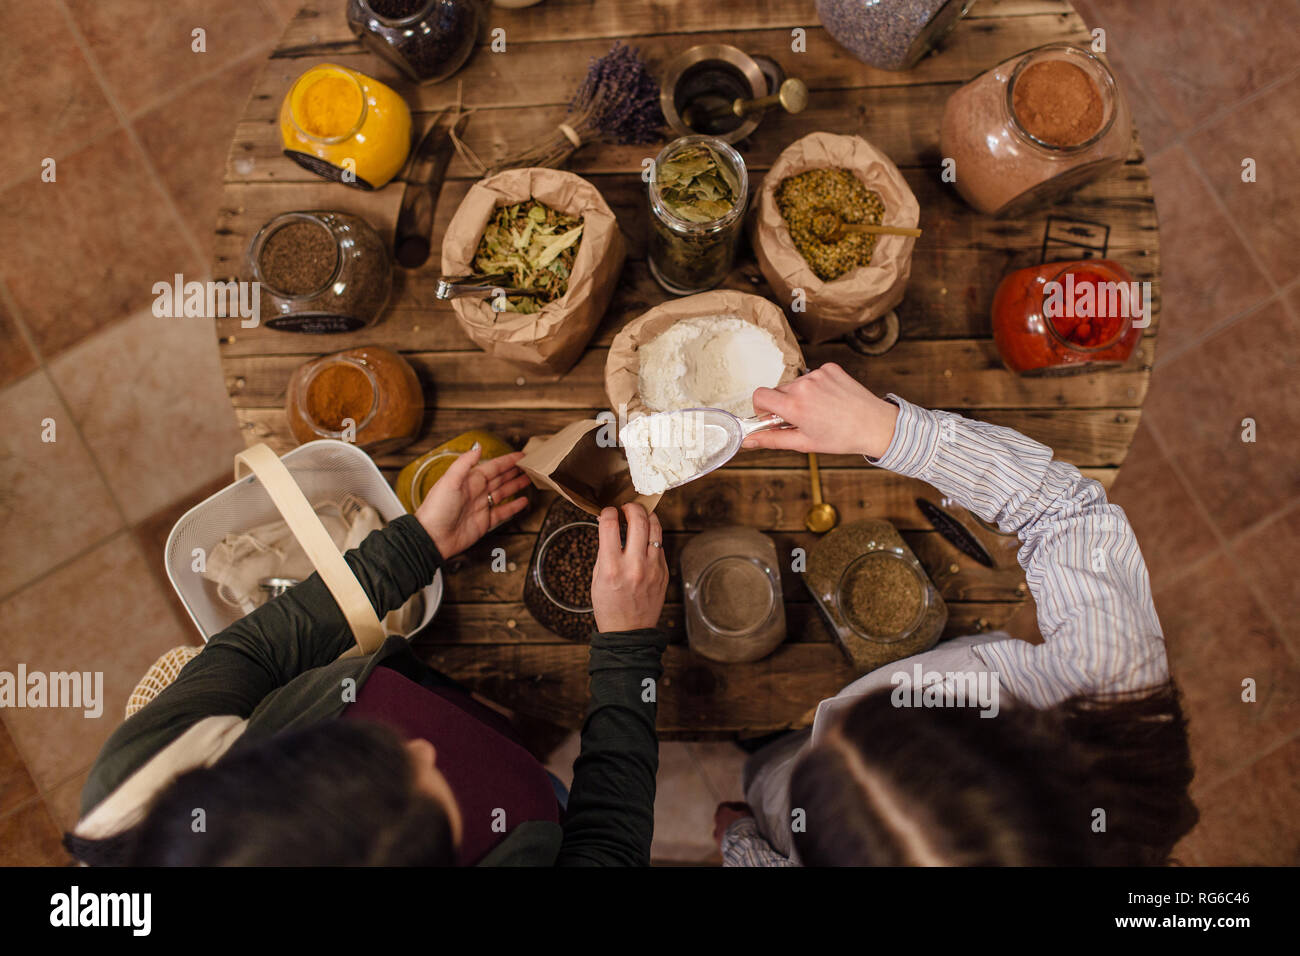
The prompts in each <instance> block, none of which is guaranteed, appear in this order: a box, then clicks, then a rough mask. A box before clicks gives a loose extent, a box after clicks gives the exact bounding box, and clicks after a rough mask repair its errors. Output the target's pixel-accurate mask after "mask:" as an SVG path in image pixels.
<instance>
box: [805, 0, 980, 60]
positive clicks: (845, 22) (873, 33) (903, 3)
mask: <svg viewBox="0 0 1300 956" xmlns="http://www.w3.org/2000/svg"><path fill="white" fill-rule="evenodd" d="M973 2H974V0H817V18H818V19H819V20H820V21H821V23H822V26H824V27H825V28H826V32H827V33H829V34H830V35H831V37H832V38H833V39H834V40H835V42H836V43H838V44H839V45H840V46H842V47H844V48H845V49H846V50H848V51H849V52H850V53H852V54H853V55H854V56H855V57H857V58H858V59H859V60H861V61H862V62H863V63H869V64H870V65H871V66H874V67H876V68H877V69H881V70H909V69H911V68H912V67H913V66H915V65H916V63H917V62H918V61H919V60H920V59H921V57H923V56H925V55H926V54H927V53H929V52H930V51H931V50H932V49H934V47H935V46H936V45H938V43H939V41H940V40H942V39H943V37H944V36H945V35H946V34H947V33H948V31H950V30H951V29H952V28H953V27H954V26H956V25H957V21H958V20H960V19H961V18H962V17H963V16H965V15H966V11H967V10H969V9H970V7H971V4H972V3H973Z"/></svg>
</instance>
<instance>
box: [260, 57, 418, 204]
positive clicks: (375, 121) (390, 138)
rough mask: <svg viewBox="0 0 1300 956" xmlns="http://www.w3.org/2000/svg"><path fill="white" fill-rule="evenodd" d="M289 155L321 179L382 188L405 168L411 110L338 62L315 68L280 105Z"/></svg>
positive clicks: (380, 85)
mask: <svg viewBox="0 0 1300 956" xmlns="http://www.w3.org/2000/svg"><path fill="white" fill-rule="evenodd" d="M280 138H281V141H282V143H283V145H284V154H285V155H286V156H288V157H289V158H290V159H292V160H293V161H294V162H296V163H297V164H298V165H300V166H302V167H303V168H304V169H309V170H311V171H312V172H313V173H315V174H316V175H318V176H323V177H324V178H325V179H332V180H334V181H336V182H341V183H345V184H347V185H349V186H356V187H357V188H359V189H379V188H381V187H383V186H385V185H387V184H388V181H389V180H391V179H392V178H393V177H394V176H396V175H397V173H398V171H399V170H401V168H402V166H403V165H404V164H405V163H406V155H407V153H409V152H410V149H411V110H410V108H409V107H408V106H407V105H406V101H405V100H403V99H402V97H401V96H399V95H398V94H397V93H396V92H394V91H393V90H392V89H390V88H389V87H387V86H385V85H384V84H383V83H380V82H379V81H378V80H375V79H372V78H371V77H368V76H366V75H365V74H364V73H358V72H357V71H356V70H349V69H348V68H347V67H343V66H336V65H335V64H333V63H322V64H320V65H319V66H313V67H312V68H311V69H309V70H307V72H305V73H303V74H302V76H300V77H298V79H297V80H295V81H294V84H293V86H292V87H290V88H289V92H288V94H287V95H286V96H285V98H284V101H283V102H282V103H281V104H280Z"/></svg>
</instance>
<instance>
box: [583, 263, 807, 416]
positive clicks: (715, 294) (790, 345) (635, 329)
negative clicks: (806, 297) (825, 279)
mask: <svg viewBox="0 0 1300 956" xmlns="http://www.w3.org/2000/svg"><path fill="white" fill-rule="evenodd" d="M705 315H726V316H734V317H736V318H738V319H742V320H744V321H745V322H750V323H752V324H754V325H757V326H758V327H759V328H761V329H763V330H764V331H766V332H767V333H769V334H770V335H771V336H772V338H773V339H775V340H776V345H777V348H778V349H780V351H781V356H782V358H783V359H784V360H785V370H784V371H783V372H782V374H781V377H780V380H779V381H776V382H773V383H772V385H774V386H775V385H783V384H785V383H786V382H792V381H794V380H795V378H797V377H798V376H799V375H800V374H801V373H802V372H804V371H805V370H806V369H807V367H808V366H807V365H806V363H805V362H804V358H803V351H802V350H801V349H800V348H799V341H798V339H796V338H795V334H794V330H793V329H791V328H790V323H788V322H787V321H786V320H785V315H784V314H783V313H782V312H781V309H780V308H779V307H778V306H776V305H774V304H773V303H771V302H769V301H768V300H767V299H765V298H763V297H762V296H758V295H750V294H748V293H746V292H734V291H732V290H730V289H715V290H714V291H712V292H701V293H700V294H699V295H690V296H687V297H686V298H684V299H670V300H669V301H667V302H665V303H663V304H662V305H657V306H655V307H654V308H653V309H651V310H650V311H649V312H646V313H645V314H644V315H641V316H638V317H637V318H635V319H633V320H632V321H631V322H629V323H628V324H627V325H625V326H623V328H622V330H620V331H619V333H618V335H616V336H615V337H614V342H613V344H612V345H611V346H610V348H609V355H608V356H607V357H606V359H605V395H606V396H607V397H608V398H609V407H610V408H611V409H612V410H613V411H614V413H615V414H618V415H625V416H626V417H627V418H629V419H631V418H635V417H636V416H637V415H640V414H642V413H644V412H647V411H649V409H647V408H646V407H645V403H644V402H642V400H641V388H640V375H641V360H640V355H639V352H638V350H639V349H640V347H641V346H642V345H645V344H646V343H647V342H652V341H654V339H656V338H657V337H658V336H660V335H661V334H663V333H664V332H666V331H668V329H670V328H672V327H673V325H675V324H676V323H677V322H680V321H681V320H682V319H693V318H696V317H698V316H705Z"/></svg>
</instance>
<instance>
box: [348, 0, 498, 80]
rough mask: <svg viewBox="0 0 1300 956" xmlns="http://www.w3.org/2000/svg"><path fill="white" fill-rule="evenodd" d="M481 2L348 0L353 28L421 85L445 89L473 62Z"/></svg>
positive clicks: (456, 0) (381, 54) (372, 48)
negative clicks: (444, 83)
mask: <svg viewBox="0 0 1300 956" xmlns="http://www.w3.org/2000/svg"><path fill="white" fill-rule="evenodd" d="M482 16H483V10H482V2H481V0H348V11H347V17H348V26H349V27H350V28H351V29H352V32H353V33H355V34H356V36H357V38H358V39H360V40H361V42H362V43H363V44H365V45H366V46H367V47H369V48H370V49H371V50H372V51H373V52H375V53H377V54H379V55H380V56H382V57H383V58H384V59H386V60H388V61H389V62H390V63H392V64H393V65H394V66H396V67H397V68H398V69H399V70H401V71H402V72H403V73H405V74H406V75H407V76H408V77H410V78H411V79H412V80H414V81H415V82H417V83H440V82H441V81H443V80H445V79H447V78H448V77H449V76H451V75H452V74H453V73H455V72H456V71H457V70H459V69H460V68H461V67H462V66H464V65H465V61H466V60H468V59H469V56H470V54H471V53H473V52H474V43H475V41H476V40H477V39H478V28H479V23H480V21H481V18H482Z"/></svg>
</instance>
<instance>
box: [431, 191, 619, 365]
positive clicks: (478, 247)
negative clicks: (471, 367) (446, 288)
mask: <svg viewBox="0 0 1300 956" xmlns="http://www.w3.org/2000/svg"><path fill="white" fill-rule="evenodd" d="M625 256H626V245H625V243H624V241H623V235H622V233H621V232H619V228H618V221H617V220H616V219H615V218H614V213H613V212H612V211H611V210H610V208H609V206H608V204H607V203H606V202H605V200H604V199H603V198H602V197H601V195H600V193H599V191H597V189H596V187H595V186H593V185H591V183H589V182H587V181H586V180H585V179H583V178H582V177H580V176H575V175H574V174H573V173H570V172H566V171H564V170H561V169H540V168H529V169H508V170H506V171H504V172H501V173H497V174H496V175H495V176H490V177H488V178H487V179H484V180H481V181H480V182H477V183H475V184H474V185H473V186H472V187H470V191H469V193H468V194H467V195H466V196H465V198H464V200H462V202H461V204H460V206H459V208H457V210H456V214H455V215H454V216H453V217H452V220H451V222H450V223H449V224H448V225H447V233H446V235H445V236H444V237H443V240H442V272H443V275H446V276H463V275H470V274H484V273H485V272H492V273H499V274H505V275H506V276H507V282H508V283H509V284H511V285H513V286H515V287H518V288H526V289H535V290H539V291H540V292H541V294H540V295H539V296H536V297H528V296H507V297H506V298H507V301H508V311H504V312H494V311H493V310H492V305H491V303H490V302H489V300H488V299H486V298H475V297H470V296H464V297H461V298H456V299H452V302H451V306H452V308H453V309H454V310H455V312H456V318H457V319H458V321H459V322H460V326H461V328H462V329H464V330H465V334H466V335H468V336H469V337H470V338H471V339H472V340H473V341H474V344H475V345H477V346H478V347H479V348H481V349H482V350H483V351H485V352H487V353H488V354H489V355H495V356H496V357H498V358H503V359H506V360H508V361H510V362H513V363H515V364H517V365H520V366H522V367H523V368H525V369H528V370H530V371H537V372H542V373H552V374H562V373H564V372H567V371H568V370H569V369H570V368H572V366H573V364H574V363H575V362H577V361H578V359H579V357H581V355H582V352H583V349H585V348H586V347H587V343H588V342H589V341H590V340H591V337H592V335H593V334H595V331H596V327H597V326H598V325H599V324H600V320H601V317H602V316H603V315H604V313H605V308H606V306H608V305H609V300H610V298H611V297H612V296H613V295H614V287H615V286H616V285H617V283H618V276H619V272H620V271H622V268H623V259H624V258H625Z"/></svg>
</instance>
